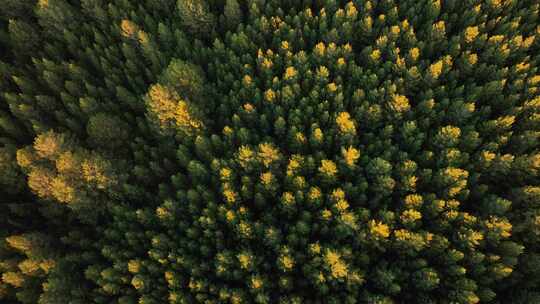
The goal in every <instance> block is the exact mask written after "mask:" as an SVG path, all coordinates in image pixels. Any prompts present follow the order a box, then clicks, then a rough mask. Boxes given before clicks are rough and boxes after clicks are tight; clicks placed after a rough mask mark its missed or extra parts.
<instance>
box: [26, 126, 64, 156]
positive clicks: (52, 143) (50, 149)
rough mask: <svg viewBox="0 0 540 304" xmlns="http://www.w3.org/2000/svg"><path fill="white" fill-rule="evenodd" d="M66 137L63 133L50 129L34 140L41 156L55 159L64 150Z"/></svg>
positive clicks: (37, 151) (35, 147)
mask: <svg viewBox="0 0 540 304" xmlns="http://www.w3.org/2000/svg"><path fill="white" fill-rule="evenodd" d="M65 141H66V139H65V137H64V135H63V134H58V133H55V132H53V131H49V132H46V133H43V134H40V135H38V136H37V137H36V138H35V140H34V149H35V150H36V154H37V155H38V156H39V157H41V158H48V159H54V158H56V157H57V156H58V154H60V153H62V152H64V150H65V148H66V147H65V144H66V142H65Z"/></svg>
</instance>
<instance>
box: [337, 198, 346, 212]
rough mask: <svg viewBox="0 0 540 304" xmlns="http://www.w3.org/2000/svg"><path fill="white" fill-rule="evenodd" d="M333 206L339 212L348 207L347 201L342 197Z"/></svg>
mask: <svg viewBox="0 0 540 304" xmlns="http://www.w3.org/2000/svg"><path fill="white" fill-rule="evenodd" d="M335 207H336V209H337V210H338V211H339V212H344V211H345V210H347V208H349V203H348V202H347V201H346V200H344V199H340V200H339V201H338V202H337V203H336V205H335Z"/></svg>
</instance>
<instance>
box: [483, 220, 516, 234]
mask: <svg viewBox="0 0 540 304" xmlns="http://www.w3.org/2000/svg"><path fill="white" fill-rule="evenodd" d="M486 228H488V229H489V230H493V231H495V232H497V234H499V235H500V236H501V237H503V238H508V237H510V236H511V235H512V224H511V223H510V222H509V221H508V220H507V219H505V218H499V217H496V216H492V217H490V218H489V220H488V221H487V222H486Z"/></svg>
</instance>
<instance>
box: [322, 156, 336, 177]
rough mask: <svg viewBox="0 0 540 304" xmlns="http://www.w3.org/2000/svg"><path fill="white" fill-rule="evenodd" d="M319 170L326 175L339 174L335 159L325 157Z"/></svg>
mask: <svg viewBox="0 0 540 304" xmlns="http://www.w3.org/2000/svg"><path fill="white" fill-rule="evenodd" d="M319 172H321V173H322V174H324V175H326V176H329V177H333V176H335V175H336V174H337V172H338V170H337V166H336V164H335V163H334V162H333V161H331V160H328V159H323V160H322V161H321V166H320V167H319Z"/></svg>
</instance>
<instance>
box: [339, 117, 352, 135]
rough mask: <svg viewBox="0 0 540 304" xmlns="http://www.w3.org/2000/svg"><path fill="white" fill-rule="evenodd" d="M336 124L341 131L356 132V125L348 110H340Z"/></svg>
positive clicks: (345, 132)
mask: <svg viewBox="0 0 540 304" xmlns="http://www.w3.org/2000/svg"><path fill="white" fill-rule="evenodd" d="M336 124H337V126H338V128H339V131H340V132H341V133H344V134H351V135H355V134H356V127H355V125H354V121H353V120H351V115H350V114H349V113H348V112H340V113H339V114H338V116H337V117H336Z"/></svg>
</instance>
